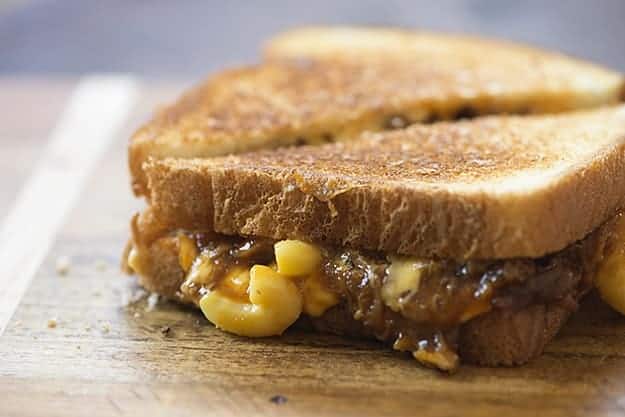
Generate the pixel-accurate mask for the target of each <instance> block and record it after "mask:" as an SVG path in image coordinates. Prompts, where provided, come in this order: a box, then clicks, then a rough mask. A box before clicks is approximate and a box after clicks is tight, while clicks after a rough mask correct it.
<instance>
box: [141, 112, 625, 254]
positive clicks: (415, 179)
mask: <svg viewBox="0 0 625 417" xmlns="http://www.w3.org/2000/svg"><path fill="white" fill-rule="evenodd" d="M458 132H462V135H459V134H458ZM467 155H472V157H471V158H468V157H467ZM411 161H412V162H411ZM476 161H478V162H476ZM397 162H402V166H397V165H396V163H397ZM432 164H435V165H436V169H433V168H432ZM145 168H146V172H147V175H148V177H149V188H150V191H151V193H150V204H151V209H152V210H153V212H154V213H155V215H156V217H157V218H159V219H160V220H161V221H163V222H164V223H165V224H166V227H169V228H183V229H190V230H194V229H201V230H214V231H217V232H220V233H224V234H230V235H249V236H262V237H269V238H273V239H300V240H304V241H311V242H314V243H320V244H327V245H336V246H348V247H355V248H359V249H369V250H376V251H380V252H385V253H399V254H405V255H411V256H417V257H428V258H430V257H438V258H452V259H457V260H464V259H475V258H481V259H503V258H513V257H540V256H543V255H545V254H547V253H551V252H555V251H558V250H560V249H563V248H564V247H566V246H567V245H568V244H570V243H571V242H573V241H576V240H579V239H581V238H583V237H584V236H586V235H587V234H588V233H590V232H591V231H592V230H594V229H595V228H596V227H598V226H599V225H600V224H601V223H602V222H604V221H605V220H606V219H607V218H609V217H610V216H611V215H613V214H614V213H615V212H616V210H617V209H619V208H621V207H623V206H624V205H625V106H620V107H615V108H611V109H605V110H598V111H591V112H581V113H578V114H568V115H562V116H535V117H507V118H502V117H493V118H482V119H479V120H473V121H468V122H462V123H453V124H452V123H449V124H445V123H442V124H437V125H433V126H431V127H414V128H410V129H407V130H404V131H402V132H395V133H386V134H379V135H373V136H372V137H370V138H369V139H363V140H361V141H358V142H352V143H350V144H333V145H326V146H323V147H310V148H292V149H287V150H276V151H272V152H264V153H262V152H260V153H250V154H247V155H241V156H238V157H229V158H215V159H212V160H163V161H152V162H151V163H148V164H146V167H145Z"/></svg>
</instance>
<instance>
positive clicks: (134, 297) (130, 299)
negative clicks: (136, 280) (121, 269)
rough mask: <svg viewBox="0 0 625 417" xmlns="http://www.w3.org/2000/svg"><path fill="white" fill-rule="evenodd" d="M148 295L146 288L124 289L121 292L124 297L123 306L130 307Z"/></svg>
mask: <svg viewBox="0 0 625 417" xmlns="http://www.w3.org/2000/svg"><path fill="white" fill-rule="evenodd" d="M147 295H148V293H147V291H145V290H144V289H142V288H140V289H138V290H136V291H132V290H130V291H124V292H122V294H121V297H122V306H123V307H128V306H130V305H133V304H135V303H137V302H138V301H140V300H141V299H143V298H144V297H146V296H147Z"/></svg>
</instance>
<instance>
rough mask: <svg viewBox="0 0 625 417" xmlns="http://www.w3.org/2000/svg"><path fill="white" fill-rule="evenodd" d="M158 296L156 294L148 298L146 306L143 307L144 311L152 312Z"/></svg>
mask: <svg viewBox="0 0 625 417" xmlns="http://www.w3.org/2000/svg"><path fill="white" fill-rule="evenodd" d="M158 299H159V297H158V294H156V293H152V294H150V295H149V296H148V304H147V306H146V307H145V311H152V310H154V308H155V307H156V305H157V304H158Z"/></svg>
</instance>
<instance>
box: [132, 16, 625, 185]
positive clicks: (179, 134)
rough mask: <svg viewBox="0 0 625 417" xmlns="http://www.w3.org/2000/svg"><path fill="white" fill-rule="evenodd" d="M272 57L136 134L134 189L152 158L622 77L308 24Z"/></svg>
mask: <svg viewBox="0 0 625 417" xmlns="http://www.w3.org/2000/svg"><path fill="white" fill-rule="evenodd" d="M267 56H268V60H267V61H266V62H264V63H262V64H259V65H256V66H251V67H247V68H240V69H235V70H229V71H224V72H222V73H220V74H217V75H214V76H211V77H209V78H208V79H207V80H206V81H205V82H203V83H202V84H200V85H199V86H197V87H196V88H194V89H193V90H191V91H190V92H188V93H186V94H185V95H183V96H182V97H181V98H180V99H179V100H178V101H177V102H176V103H174V104H173V105H171V106H168V107H165V108H164V109H163V110H162V111H160V112H158V113H157V114H156V115H155V116H154V117H153V119H152V120H151V121H149V122H148V123H147V124H145V125H144V126H143V127H141V128H140V129H139V130H138V131H137V132H136V133H135V135H134V136H133V137H132V139H131V142H130V147H129V164H130V170H131V174H132V182H133V189H134V190H135V192H136V193H137V194H139V195H141V194H145V193H146V192H147V189H146V185H147V183H146V177H145V174H144V172H143V170H142V165H143V163H144V162H146V161H147V160H148V158H150V157H151V158H165V157H178V158H192V157H198V158H200V157H213V156H219V155H227V154H236V153H240V152H247V151H251V150H258V149H264V148H277V147H281V146H287V145H293V144H302V143H305V144H319V143H326V142H335V141H344V140H351V139H354V138H356V137H358V135H359V134H360V133H361V132H363V131H379V130H384V129H388V128H397V127H403V126H405V125H407V124H412V123H419V122H432V121H436V120H448V119H457V118H464V117H468V116H475V115H484V114H493V113H545V112H549V113H552V112H560V111H566V110H573V109H579V108H587V107H596V106H598V105H602V104H609V103H615V102H617V101H618V100H619V95H620V91H621V89H622V87H623V78H622V76H621V75H620V74H617V73H615V72H612V71H608V70H605V69H602V68H599V67H597V66H594V65H591V64H588V63H584V62H581V61H577V60H573V59H571V58H567V57H564V56H562V55H558V54H554V53H548V52H544V51H540V50H536V49H531V48H527V47H523V46H518V45H514V44H509V43H501V42H494V41H488V40H483V39H478V38H469V37H451V36H446V35H438V34H425V33H420V32H416V33H413V32H401V31H394V30H373V29H347V28H343V29H340V28H339V29H309V30H300V31H294V32H289V33H286V34H284V35H282V36H279V37H277V38H276V39H274V40H273V41H270V42H269V44H268V47H267Z"/></svg>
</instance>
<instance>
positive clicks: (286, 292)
mask: <svg viewBox="0 0 625 417" xmlns="http://www.w3.org/2000/svg"><path fill="white" fill-rule="evenodd" d="M249 274H250V280H249V287H248V294H249V302H242V301H238V300H235V299H233V298H231V297H228V296H225V294H224V293H223V292H222V291H220V289H216V290H213V291H210V292H208V293H207V294H206V295H204V296H203V297H202V299H201V300H200V308H201V309H202V312H203V313H204V315H205V316H206V318H207V319H208V320H209V321H210V322H212V323H213V324H214V325H215V326H216V327H218V328H221V329H224V330H226V331H229V332H231V333H234V334H238V335H241V336H250V337H263V336H274V335H279V334H282V332H284V330H286V328H287V327H289V326H290V325H291V324H293V322H295V320H297V318H298V317H299V315H300V313H301V312H302V296H301V294H300V292H299V289H298V288H297V286H296V285H295V284H294V283H293V282H292V281H291V280H289V279H288V278H286V277H284V276H282V275H280V274H278V273H277V272H276V271H274V270H273V269H271V268H269V267H267V266H263V265H255V266H253V267H252V268H251V269H250V273H249Z"/></svg>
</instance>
